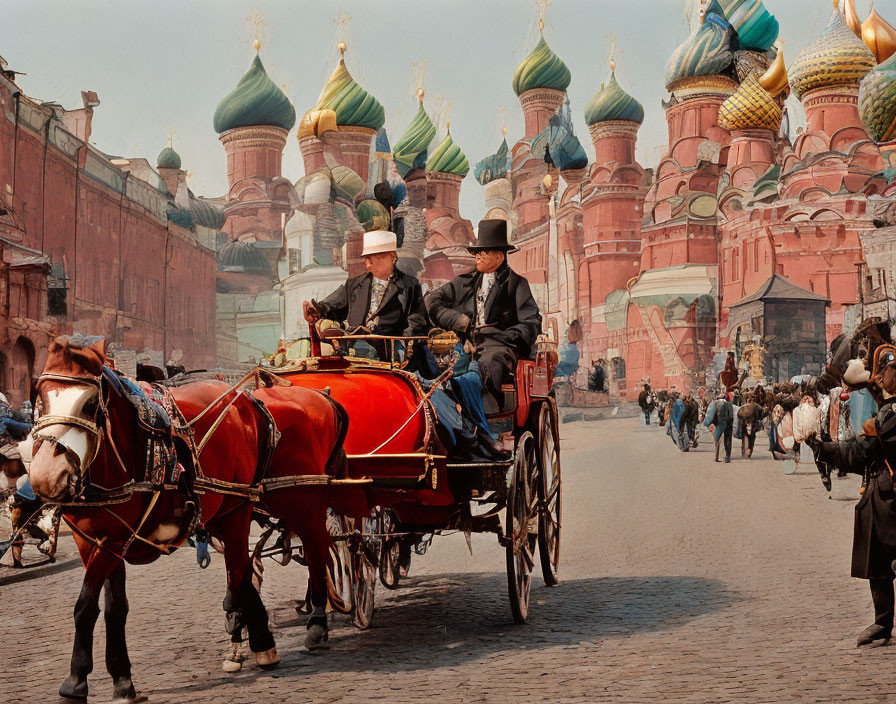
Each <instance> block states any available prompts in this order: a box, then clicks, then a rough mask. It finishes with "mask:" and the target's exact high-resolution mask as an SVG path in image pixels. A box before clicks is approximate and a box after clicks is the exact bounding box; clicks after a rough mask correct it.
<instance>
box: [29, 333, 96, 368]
mask: <svg viewBox="0 0 896 704" xmlns="http://www.w3.org/2000/svg"><path fill="white" fill-rule="evenodd" d="M47 352H48V355H47V364H46V367H45V368H44V371H45V372H66V373H71V372H75V373H77V372H78V371H80V370H83V371H86V372H87V373H88V374H92V375H93V376H99V375H100V374H102V371H103V365H104V364H105V363H106V338H104V337H84V336H81V335H78V336H75V337H67V336H61V337H57V338H56V339H55V340H53V341H52V342H51V343H50V347H49V349H48V350H47Z"/></svg>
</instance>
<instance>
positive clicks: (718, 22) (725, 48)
mask: <svg viewBox="0 0 896 704" xmlns="http://www.w3.org/2000/svg"><path fill="white" fill-rule="evenodd" d="M736 45H737V41H736V39H735V32H734V27H732V26H731V24H730V23H729V22H728V20H727V19H726V18H725V14H724V12H722V9H721V8H720V7H719V5H718V0H712V3H711V4H710V5H709V7H707V8H706V12H705V14H704V15H703V20H702V22H701V24H700V26H699V27H697V29H696V31H694V32H692V33H691V36H689V37H688V38H687V39H686V40H685V41H684V43H683V44H682V45H681V46H679V47H678V48H677V49H676V50H675V53H673V54H672V56H671V58H670V59H669V62H668V63H667V64H666V88H667V89H669V90H671V86H672V85H673V84H674V83H675V82H676V81H679V80H681V79H683V78H694V77H696V76H718V75H722V74H724V73H725V72H726V71H727V70H728V68H729V67H730V66H731V64H732V62H733V61H734V50H735V48H736Z"/></svg>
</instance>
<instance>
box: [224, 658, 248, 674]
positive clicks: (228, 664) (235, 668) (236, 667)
mask: <svg viewBox="0 0 896 704" xmlns="http://www.w3.org/2000/svg"><path fill="white" fill-rule="evenodd" d="M221 669H222V670H224V672H239V671H240V670H242V669H243V663H242V662H240V661H239V660H230V659H229V658H228V659H227V660H225V661H224V662H222V663H221Z"/></svg>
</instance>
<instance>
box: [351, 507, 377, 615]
mask: <svg viewBox="0 0 896 704" xmlns="http://www.w3.org/2000/svg"><path fill="white" fill-rule="evenodd" d="M352 523H353V524H354V527H355V528H357V532H356V533H355V538H356V539H355V540H353V541H352V546H351V550H350V552H351V566H352V594H353V596H354V606H355V608H354V611H353V612H352V623H354V624H355V625H356V626H357V627H358V628H369V627H370V622H371V621H372V620H373V608H374V604H373V600H374V592H375V591H376V572H377V567H378V566H379V562H380V539H379V537H378V535H377V527H378V526H377V519H376V514H375V513H374V514H372V515H371V516H368V517H366V518H362V519H361V520H359V521H357V522H355V521H352Z"/></svg>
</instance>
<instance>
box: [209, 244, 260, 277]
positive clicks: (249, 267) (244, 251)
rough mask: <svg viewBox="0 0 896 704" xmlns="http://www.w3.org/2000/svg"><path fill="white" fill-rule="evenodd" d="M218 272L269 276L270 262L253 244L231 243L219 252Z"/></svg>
mask: <svg viewBox="0 0 896 704" xmlns="http://www.w3.org/2000/svg"><path fill="white" fill-rule="evenodd" d="M218 271H244V272H247V273H251V274H269V273H270V271H271V268H270V266H268V260H267V259H265V258H264V255H263V254H262V253H261V252H260V251H259V250H258V248H257V247H256V246H255V245H254V244H253V243H251V242H241V241H237V242H234V241H230V242H227V243H225V244H224V246H222V247H221V249H219V250H218Z"/></svg>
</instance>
